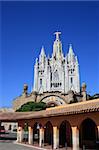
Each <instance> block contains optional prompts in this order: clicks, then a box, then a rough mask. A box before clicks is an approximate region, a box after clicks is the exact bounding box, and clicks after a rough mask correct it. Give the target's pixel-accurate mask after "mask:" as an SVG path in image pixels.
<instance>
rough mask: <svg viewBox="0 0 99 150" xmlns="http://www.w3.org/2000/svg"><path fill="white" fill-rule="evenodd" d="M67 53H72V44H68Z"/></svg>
mask: <svg viewBox="0 0 99 150" xmlns="http://www.w3.org/2000/svg"><path fill="white" fill-rule="evenodd" d="M69 54H71V55H72V54H74V52H73V47H72V44H69Z"/></svg>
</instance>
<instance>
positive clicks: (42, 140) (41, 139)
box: [39, 127, 44, 147]
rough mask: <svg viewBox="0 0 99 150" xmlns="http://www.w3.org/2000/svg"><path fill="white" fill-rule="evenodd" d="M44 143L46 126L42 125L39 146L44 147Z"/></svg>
mask: <svg viewBox="0 0 99 150" xmlns="http://www.w3.org/2000/svg"><path fill="white" fill-rule="evenodd" d="M43 144H44V128H43V127H41V128H40V129H39V146H40V147H42V145H43Z"/></svg>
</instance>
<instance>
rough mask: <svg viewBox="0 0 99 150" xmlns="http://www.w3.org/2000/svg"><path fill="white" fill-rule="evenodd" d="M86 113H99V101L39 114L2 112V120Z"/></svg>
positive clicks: (74, 104)
mask: <svg viewBox="0 0 99 150" xmlns="http://www.w3.org/2000/svg"><path fill="white" fill-rule="evenodd" d="M85 112H99V99H94V100H90V101H85V102H79V103H73V104H67V105H64V106H58V107H53V108H49V109H47V110H42V111H38V112H8V113H7V112H4V113H1V112H0V120H2V121H10V120H12V121H16V120H19V119H31V118H41V117H49V116H59V115H70V114H78V113H85Z"/></svg>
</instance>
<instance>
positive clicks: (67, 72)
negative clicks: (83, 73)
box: [33, 32, 80, 93]
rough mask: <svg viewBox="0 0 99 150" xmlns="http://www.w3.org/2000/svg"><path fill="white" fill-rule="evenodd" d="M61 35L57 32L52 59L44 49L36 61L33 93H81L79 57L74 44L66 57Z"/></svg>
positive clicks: (70, 46)
mask: <svg viewBox="0 0 99 150" xmlns="http://www.w3.org/2000/svg"><path fill="white" fill-rule="evenodd" d="M60 34H61V32H55V35H56V39H55V41H54V44H53V53H52V57H51V58H50V57H46V54H45V50H44V47H42V49H41V53H40V55H39V59H38V58H37V59H36V63H35V66H34V88H33V91H36V92H38V93H43V92H47V91H48V92H51V91H60V92H62V93H67V92H68V91H69V90H73V91H74V92H77V93H79V92H80V80H79V64H78V59H77V56H75V54H74V52H73V48H72V44H70V45H69V52H68V54H67V55H66V56H65V57H64V55H63V50H62V43H61V41H60V38H59V35H60Z"/></svg>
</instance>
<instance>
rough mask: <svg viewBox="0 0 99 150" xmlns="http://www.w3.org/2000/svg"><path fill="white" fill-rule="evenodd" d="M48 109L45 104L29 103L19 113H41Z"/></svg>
mask: <svg viewBox="0 0 99 150" xmlns="http://www.w3.org/2000/svg"><path fill="white" fill-rule="evenodd" d="M44 109H46V104H45V103H44V102H39V103H36V102H28V103H26V104H23V105H22V106H21V107H20V108H19V109H18V110H16V111H17V112H28V111H40V110H44Z"/></svg>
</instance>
